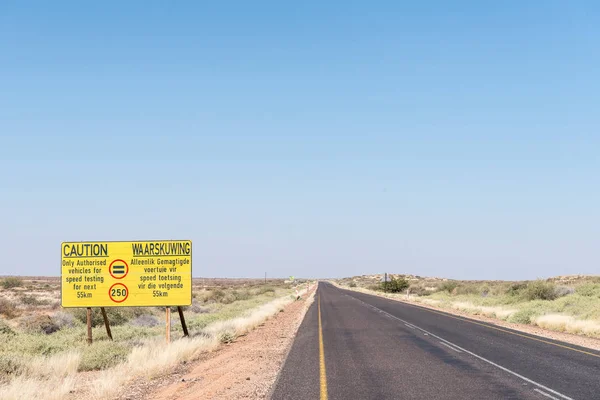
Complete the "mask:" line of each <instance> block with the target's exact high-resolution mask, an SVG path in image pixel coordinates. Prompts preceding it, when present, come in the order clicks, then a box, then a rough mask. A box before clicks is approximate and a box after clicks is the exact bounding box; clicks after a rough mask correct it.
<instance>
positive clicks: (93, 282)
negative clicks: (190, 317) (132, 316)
mask: <svg viewBox="0 0 600 400" xmlns="http://www.w3.org/2000/svg"><path fill="white" fill-rule="evenodd" d="M61 260H62V263H61V265H62V267H61V271H62V273H61V289H62V290H61V298H62V306H63V307H129V306H186V305H190V304H192V242H191V241H189V240H155V241H135V242H64V243H62V244H61Z"/></svg>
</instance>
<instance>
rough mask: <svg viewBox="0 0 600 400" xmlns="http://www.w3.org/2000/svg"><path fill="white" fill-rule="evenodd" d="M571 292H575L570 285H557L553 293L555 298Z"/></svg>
mask: <svg viewBox="0 0 600 400" xmlns="http://www.w3.org/2000/svg"><path fill="white" fill-rule="evenodd" d="M573 293H575V289H573V288H572V287H569V286H557V287H556V288H555V289H554V294H555V296H556V298H558V297H564V296H568V295H570V294H573Z"/></svg>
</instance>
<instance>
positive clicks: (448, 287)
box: [438, 281, 458, 294]
mask: <svg viewBox="0 0 600 400" xmlns="http://www.w3.org/2000/svg"><path fill="white" fill-rule="evenodd" d="M457 287H458V282H454V281H446V282H443V283H442V284H441V285H440V286H439V287H438V291H440V292H448V293H450V294H452V292H454V289H456V288H457Z"/></svg>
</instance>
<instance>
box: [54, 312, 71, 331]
mask: <svg viewBox="0 0 600 400" xmlns="http://www.w3.org/2000/svg"><path fill="white" fill-rule="evenodd" d="M52 321H53V322H54V323H55V324H56V325H57V326H58V327H59V329H63V328H72V327H74V326H75V325H76V321H75V317H74V316H73V314H70V313H67V312H64V311H59V312H57V313H55V314H54V315H53V316H52Z"/></svg>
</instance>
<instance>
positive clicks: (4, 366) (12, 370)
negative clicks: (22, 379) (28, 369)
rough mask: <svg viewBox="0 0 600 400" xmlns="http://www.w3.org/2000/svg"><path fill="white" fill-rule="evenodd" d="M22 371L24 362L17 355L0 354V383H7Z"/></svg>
mask: <svg viewBox="0 0 600 400" xmlns="http://www.w3.org/2000/svg"><path fill="white" fill-rule="evenodd" d="M24 369H25V363H24V360H23V358H22V357H20V356H19V355H18V354H7V353H0V383H6V382H9V381H10V379H11V377H13V376H15V375H17V374H19V373H20V372H22V371H23V370H24Z"/></svg>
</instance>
